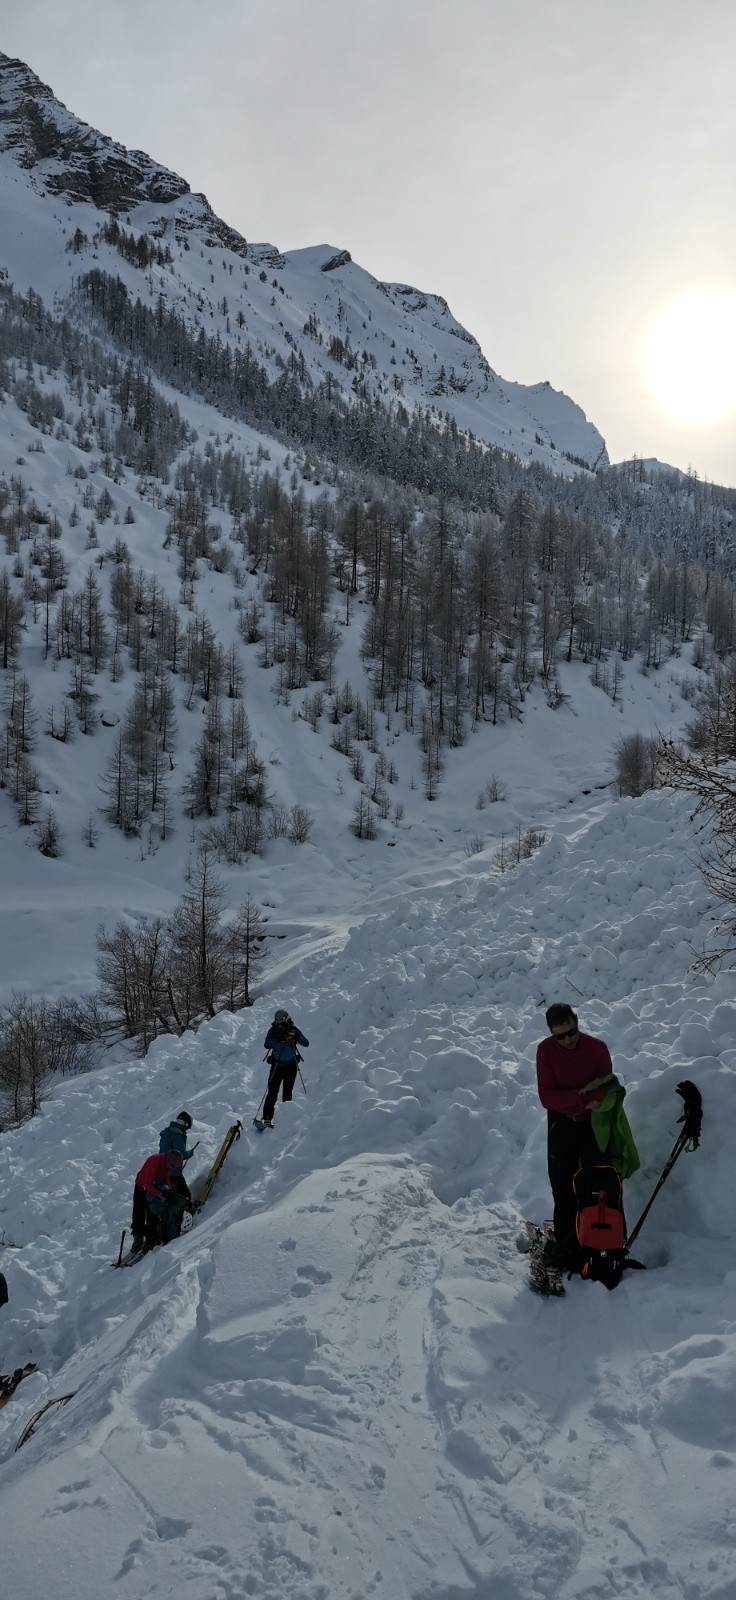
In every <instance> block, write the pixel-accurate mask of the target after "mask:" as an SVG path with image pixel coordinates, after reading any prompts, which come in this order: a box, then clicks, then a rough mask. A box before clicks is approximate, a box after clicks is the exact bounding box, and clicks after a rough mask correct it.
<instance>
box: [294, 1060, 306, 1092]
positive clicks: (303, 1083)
mask: <svg viewBox="0 0 736 1600" xmlns="http://www.w3.org/2000/svg"><path fill="white" fill-rule="evenodd" d="M296 1070H297V1072H298V1073H299V1082H300V1084H301V1086H302V1088H303V1090H304V1093H305V1094H306V1092H307V1085H306V1083H305V1082H304V1079H303V1077H302V1069H301V1067H299V1066H298V1067H297V1069H296Z"/></svg>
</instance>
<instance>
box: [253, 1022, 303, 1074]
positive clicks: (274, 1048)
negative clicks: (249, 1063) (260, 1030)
mask: <svg viewBox="0 0 736 1600" xmlns="http://www.w3.org/2000/svg"><path fill="white" fill-rule="evenodd" d="M280 1032H281V1028H280V1025H279V1024H277V1023H275V1022H272V1023H271V1026H270V1028H269V1030H268V1033H267V1034H266V1037H265V1039H264V1041H263V1044H264V1049H266V1050H270V1052H271V1065H272V1066H279V1067H292V1066H293V1065H294V1062H295V1061H296V1060H297V1058H298V1054H299V1052H298V1050H297V1048H296V1047H297V1045H298V1044H302V1045H304V1048H305V1049H308V1048H309V1040H308V1039H305V1037H304V1034H303V1033H301V1032H300V1030H299V1029H298V1028H297V1026H296V1023H295V1022H292V1024H291V1029H290V1037H289V1038H288V1039H282V1038H280V1037H279V1035H280Z"/></svg>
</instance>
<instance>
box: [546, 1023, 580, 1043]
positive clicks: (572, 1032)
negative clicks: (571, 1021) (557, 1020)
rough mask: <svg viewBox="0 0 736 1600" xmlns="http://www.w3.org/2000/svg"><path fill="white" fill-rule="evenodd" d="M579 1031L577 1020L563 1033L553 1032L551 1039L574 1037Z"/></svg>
mask: <svg viewBox="0 0 736 1600" xmlns="http://www.w3.org/2000/svg"><path fill="white" fill-rule="evenodd" d="M579 1032H580V1029H579V1027H578V1025H577V1022H576V1023H575V1026H574V1028H566V1029H565V1032H564V1033H553V1035H552V1038H553V1039H574V1038H575V1035H576V1034H578V1033H579Z"/></svg>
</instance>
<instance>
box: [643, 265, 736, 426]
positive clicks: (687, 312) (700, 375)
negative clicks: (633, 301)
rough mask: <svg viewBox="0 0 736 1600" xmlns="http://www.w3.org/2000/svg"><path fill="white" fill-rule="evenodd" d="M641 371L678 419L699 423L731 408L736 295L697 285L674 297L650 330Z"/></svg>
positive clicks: (735, 377) (735, 379)
mask: <svg viewBox="0 0 736 1600" xmlns="http://www.w3.org/2000/svg"><path fill="white" fill-rule="evenodd" d="M644 370H645V372H646V376H647V380H648V383H649V386H650V388H651V390H652V392H653V393H654V395H656V398H657V399H658V400H659V402H660V404H661V405H663V406H664V407H665V408H666V410H667V411H669V412H671V414H672V415H673V416H675V417H677V418H679V420H680V421H681V422H686V423H691V424H695V425H696V426H700V427H705V426H707V425H708V424H709V423H713V422H720V421H721V420H722V419H723V418H724V417H727V416H728V415H729V413H730V412H732V411H736V294H729V293H728V292H727V291H726V290H723V289H701V290H697V291H694V292H693V293H691V294H686V295H683V296H682V297H681V298H680V299H679V300H674V301H673V302H672V304H671V305H669V306H668V307H667V309H666V310H665V311H663V312H662V313H661V315H660V316H659V317H658V318H657V321H656V322H655V323H654V326H653V327H652V329H651V332H650V334H649V337H648V339H647V341H646V345H645V348H644Z"/></svg>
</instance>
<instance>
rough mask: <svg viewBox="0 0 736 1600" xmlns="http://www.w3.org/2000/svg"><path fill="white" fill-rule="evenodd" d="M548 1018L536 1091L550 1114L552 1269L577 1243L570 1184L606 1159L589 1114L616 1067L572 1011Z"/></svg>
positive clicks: (562, 1009) (560, 1008) (564, 1008)
mask: <svg viewBox="0 0 736 1600" xmlns="http://www.w3.org/2000/svg"><path fill="white" fill-rule="evenodd" d="M545 1015H546V1021H547V1027H548V1028H549V1031H550V1037H549V1038H548V1039H542V1041H541V1043H540V1044H538V1045H537V1088H538V1091H539V1098H540V1100H541V1102H542V1105H543V1106H544V1108H545V1110H546V1112H547V1171H548V1173H549V1181H550V1185H551V1187H552V1199H553V1201H554V1212H553V1218H554V1238H553V1239H550V1240H548V1241H547V1244H546V1246H545V1258H546V1259H547V1261H548V1262H549V1263H550V1265H554V1266H559V1267H566V1266H567V1265H568V1264H569V1263H570V1262H571V1260H572V1258H573V1253H574V1243H575V1214H576V1206H575V1196H574V1194H573V1188H572V1180H573V1178H574V1176H575V1173H576V1172H577V1170H578V1167H588V1166H598V1165H599V1164H600V1163H601V1162H605V1160H606V1152H605V1151H602V1150H601V1149H600V1147H599V1145H598V1143H597V1140H596V1138H595V1135H594V1133H593V1129H592V1127H591V1121H590V1113H591V1110H592V1107H593V1106H594V1105H595V1104H596V1101H598V1100H601V1099H602V1098H603V1096H604V1095H605V1092H606V1091H605V1089H604V1088H603V1087H602V1085H603V1081H604V1079H605V1078H607V1077H608V1076H609V1074H610V1073H612V1072H613V1063H612V1061H611V1056H610V1053H609V1050H608V1045H607V1044H605V1043H604V1041H603V1039H596V1038H595V1037H594V1035H593V1034H592V1033H581V1031H580V1029H579V1027H578V1019H577V1017H576V1015H575V1012H574V1011H573V1009H572V1006H568V1005H564V1004H558V1005H553V1006H550V1007H549V1010H548V1011H547V1012H546V1013H545Z"/></svg>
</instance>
